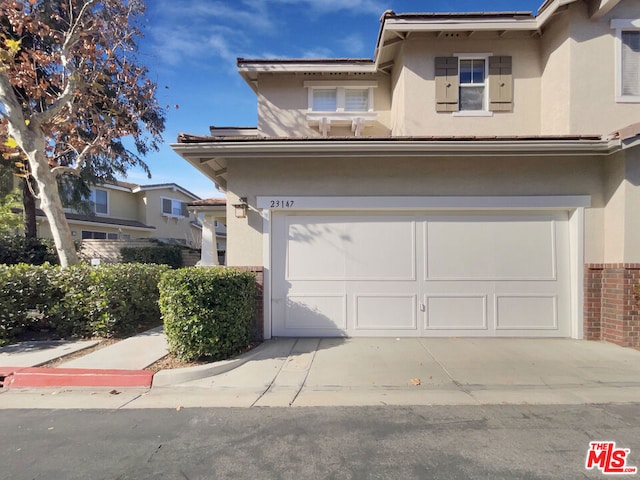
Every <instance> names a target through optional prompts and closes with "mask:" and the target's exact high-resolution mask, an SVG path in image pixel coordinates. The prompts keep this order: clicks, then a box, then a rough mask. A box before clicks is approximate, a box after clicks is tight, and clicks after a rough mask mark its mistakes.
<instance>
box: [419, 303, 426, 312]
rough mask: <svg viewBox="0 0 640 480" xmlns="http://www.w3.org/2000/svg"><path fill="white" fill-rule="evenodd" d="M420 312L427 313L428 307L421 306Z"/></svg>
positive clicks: (422, 304)
mask: <svg viewBox="0 0 640 480" xmlns="http://www.w3.org/2000/svg"><path fill="white" fill-rule="evenodd" d="M420 311H421V312H426V311H427V307H426V305H425V304H424V303H421V304H420Z"/></svg>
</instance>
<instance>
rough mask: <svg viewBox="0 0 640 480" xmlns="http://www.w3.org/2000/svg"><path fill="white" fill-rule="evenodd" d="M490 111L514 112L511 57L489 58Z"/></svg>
mask: <svg viewBox="0 0 640 480" xmlns="http://www.w3.org/2000/svg"><path fill="white" fill-rule="evenodd" d="M489 110H491V111H492V112H510V111H512V110H513V75H512V67H511V57H504V56H503V57H499V56H496V57H489Z"/></svg>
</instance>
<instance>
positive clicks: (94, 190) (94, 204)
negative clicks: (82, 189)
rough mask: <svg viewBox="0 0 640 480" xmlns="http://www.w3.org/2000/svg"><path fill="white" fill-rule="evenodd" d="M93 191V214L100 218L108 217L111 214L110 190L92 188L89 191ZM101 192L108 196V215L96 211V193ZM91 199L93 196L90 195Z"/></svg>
mask: <svg viewBox="0 0 640 480" xmlns="http://www.w3.org/2000/svg"><path fill="white" fill-rule="evenodd" d="M89 190H90V191H91V193H92V194H93V201H92V203H93V213H95V214H96V215H98V216H101V217H108V216H109V214H110V213H111V200H110V199H109V190H106V189H104V188H90V189H89ZM98 190H100V191H101V192H105V193H106V194H107V213H102V212H98V211H96V202H95V198H96V193H95V192H96V191H98ZM89 199H91V195H89Z"/></svg>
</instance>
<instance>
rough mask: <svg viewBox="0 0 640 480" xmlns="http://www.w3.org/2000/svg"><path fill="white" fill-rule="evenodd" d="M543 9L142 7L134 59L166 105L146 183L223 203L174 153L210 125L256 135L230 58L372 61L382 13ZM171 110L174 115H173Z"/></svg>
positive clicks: (293, 2) (133, 174) (536, 0)
mask: <svg viewBox="0 0 640 480" xmlns="http://www.w3.org/2000/svg"><path fill="white" fill-rule="evenodd" d="M542 3H543V0H511V1H507V0H422V1H419V0H147V15H146V19H145V26H144V33H145V38H144V39H142V40H141V41H140V60H141V62H143V63H144V64H145V65H147V67H148V68H149V70H150V77H151V79H152V80H154V81H155V82H157V83H158V87H159V88H158V99H159V101H160V103H161V104H162V105H166V106H169V107H170V108H169V109H168V110H167V124H166V130H165V134H164V139H165V143H164V145H163V146H162V148H161V151H160V152H157V153H152V154H150V155H149V156H147V158H146V161H147V163H148V164H149V167H150V168H151V173H152V175H153V176H152V178H151V179H150V180H149V179H147V178H146V176H145V174H144V173H142V172H141V171H135V170H132V171H130V173H129V175H128V177H127V180H128V181H131V182H135V183H142V184H148V183H165V182H175V183H177V184H179V185H181V186H183V187H184V188H186V189H188V190H190V191H191V192H193V193H195V194H196V195H199V196H200V197H203V198H206V197H217V196H222V194H221V193H220V192H217V191H216V190H215V186H214V184H213V183H212V182H211V181H210V180H208V179H207V178H206V177H204V176H203V175H202V174H200V173H199V172H198V171H197V170H195V169H194V168H193V167H191V166H190V165H189V164H188V163H187V162H186V161H185V160H183V159H182V158H181V157H180V156H179V155H177V154H176V153H174V152H173V150H171V148H170V147H169V144H171V143H175V141H176V138H177V136H178V133H179V132H186V133H192V134H199V135H207V134H208V133H209V126H210V125H216V126H255V125H256V123H257V115H256V113H257V107H256V98H255V94H254V93H253V92H252V90H251V89H250V88H249V86H248V85H246V84H245V82H244V81H243V80H242V79H241V77H240V76H239V75H238V73H237V71H236V63H235V62H236V58H237V57H244V58H344V57H351V58H354V57H357V58H372V56H373V51H374V48H375V42H376V39H377V35H378V30H379V27H380V22H379V20H380V16H381V15H382V13H383V12H384V11H385V10H393V11H395V12H396V13H406V12H478V11H484V12H497V11H532V12H534V13H535V12H536V11H537V9H538V8H539V7H540V5H541V4H542ZM176 106H177V107H176Z"/></svg>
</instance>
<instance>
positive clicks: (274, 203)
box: [269, 200, 295, 208]
mask: <svg viewBox="0 0 640 480" xmlns="http://www.w3.org/2000/svg"><path fill="white" fill-rule="evenodd" d="M294 203H295V202H294V200H271V201H270V202H269V206H270V207H271V208H293V205H294Z"/></svg>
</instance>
